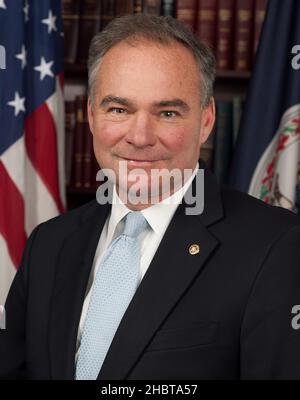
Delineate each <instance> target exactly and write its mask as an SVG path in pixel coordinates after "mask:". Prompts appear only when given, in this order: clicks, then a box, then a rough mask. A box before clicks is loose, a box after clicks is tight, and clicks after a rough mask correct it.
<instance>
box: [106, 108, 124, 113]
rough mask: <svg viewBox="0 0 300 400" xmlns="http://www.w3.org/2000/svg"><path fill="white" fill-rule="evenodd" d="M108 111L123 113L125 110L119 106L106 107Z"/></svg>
mask: <svg viewBox="0 0 300 400" xmlns="http://www.w3.org/2000/svg"><path fill="white" fill-rule="evenodd" d="M108 112H110V113H112V114H124V113H125V112H126V110H125V108H120V107H111V108H109V109H108Z"/></svg>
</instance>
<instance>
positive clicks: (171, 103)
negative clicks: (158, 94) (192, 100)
mask: <svg viewBox="0 0 300 400" xmlns="http://www.w3.org/2000/svg"><path fill="white" fill-rule="evenodd" d="M154 107H156V108H160V107H179V108H181V109H182V111H184V112H188V111H190V107H189V105H188V104H187V103H186V102H185V101H183V100H181V99H171V100H161V101H159V102H157V103H154Z"/></svg>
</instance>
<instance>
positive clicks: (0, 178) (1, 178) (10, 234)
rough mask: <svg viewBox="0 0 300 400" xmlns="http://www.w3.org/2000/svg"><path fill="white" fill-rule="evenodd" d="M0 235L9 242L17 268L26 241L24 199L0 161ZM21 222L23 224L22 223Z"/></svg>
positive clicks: (9, 248) (11, 255) (11, 254)
mask: <svg viewBox="0 0 300 400" xmlns="http://www.w3.org/2000/svg"><path fill="white" fill-rule="evenodd" d="M0 187H3V188H5V193H3V194H2V195H1V196H0V233H1V234H2V236H3V237H4V239H5V240H6V242H7V247H8V252H9V255H10V257H11V259H12V261H13V263H14V265H15V266H16V267H17V266H18V265H19V263H20V261H21V257H22V251H23V248H24V244H25V241H26V233H25V230H24V199H23V197H22V195H21V193H20V192H19V190H18V188H17V187H16V185H15V183H14V182H13V181H12V180H11V178H10V176H9V175H8V173H7V171H6V168H5V167H4V165H3V163H2V161H0ZM20 222H21V223H20Z"/></svg>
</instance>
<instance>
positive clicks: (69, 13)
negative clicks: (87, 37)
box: [62, 0, 80, 63]
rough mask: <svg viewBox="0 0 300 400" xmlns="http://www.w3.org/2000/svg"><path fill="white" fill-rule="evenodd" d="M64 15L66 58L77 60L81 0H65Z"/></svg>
mask: <svg viewBox="0 0 300 400" xmlns="http://www.w3.org/2000/svg"><path fill="white" fill-rule="evenodd" d="M62 12H63V13H62V16H63V29H64V59H65V61H66V62H68V63H74V62H75V61H76V55H77V47H78V30H79V15H80V0H63V2H62Z"/></svg>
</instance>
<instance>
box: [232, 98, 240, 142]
mask: <svg viewBox="0 0 300 400" xmlns="http://www.w3.org/2000/svg"><path fill="white" fill-rule="evenodd" d="M242 111H243V99H242V97H241V96H234V97H233V99H232V147H233V149H234V148H235V145H236V142H237V138H238V134H239V129H240V123H241V117H242Z"/></svg>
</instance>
